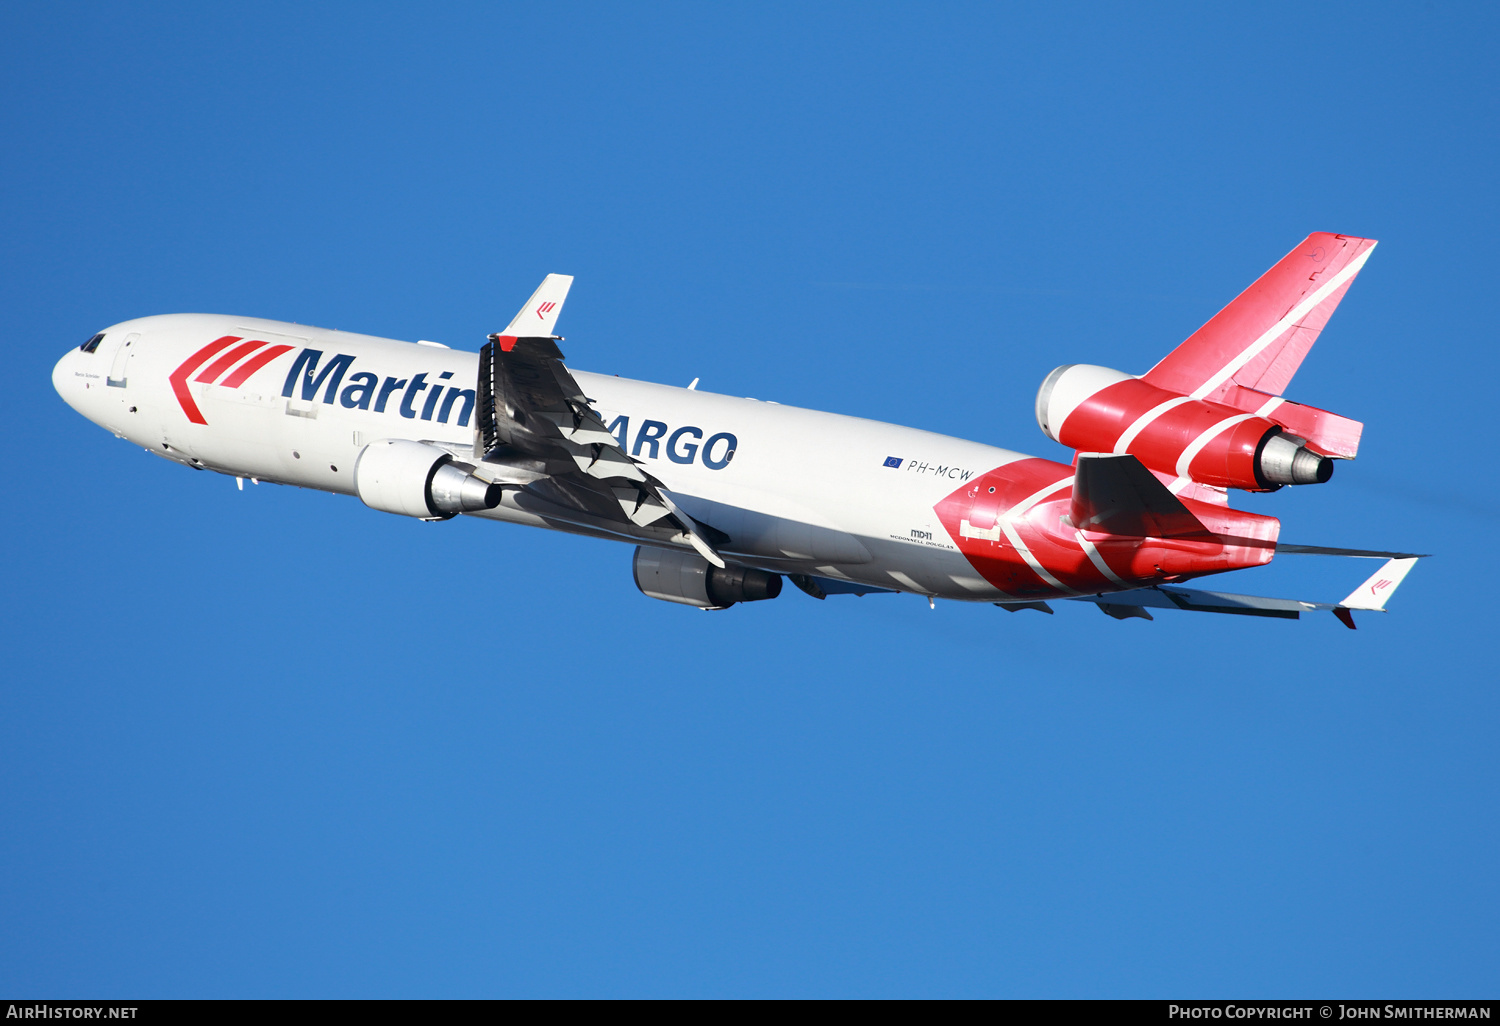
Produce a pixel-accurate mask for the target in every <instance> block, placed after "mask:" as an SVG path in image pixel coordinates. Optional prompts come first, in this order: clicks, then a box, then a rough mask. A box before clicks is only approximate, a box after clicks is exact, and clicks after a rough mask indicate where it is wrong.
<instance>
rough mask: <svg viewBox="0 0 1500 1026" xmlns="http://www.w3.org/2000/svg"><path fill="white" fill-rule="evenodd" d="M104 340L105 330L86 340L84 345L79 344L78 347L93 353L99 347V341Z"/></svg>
mask: <svg viewBox="0 0 1500 1026" xmlns="http://www.w3.org/2000/svg"><path fill="white" fill-rule="evenodd" d="M103 341H104V332H102V331H101V332H100V333H99V334H97V335H95V336H94V337H93V338H91V339H89V340H88V341H87V342H85V343H84V344H83V345H81V346H79V347H78V348H79V349H81V350H83V351H84V352H85V353H92V352H93V351H94V350H95V349H98V348H99V343H100V342H103Z"/></svg>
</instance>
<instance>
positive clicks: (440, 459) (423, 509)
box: [354, 438, 501, 520]
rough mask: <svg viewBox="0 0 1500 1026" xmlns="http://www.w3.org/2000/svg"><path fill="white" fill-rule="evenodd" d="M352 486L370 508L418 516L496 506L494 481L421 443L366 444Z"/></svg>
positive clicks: (397, 440) (497, 496)
mask: <svg viewBox="0 0 1500 1026" xmlns="http://www.w3.org/2000/svg"><path fill="white" fill-rule="evenodd" d="M354 488H355V491H356V492H357V493H358V494H359V499H360V501H361V502H363V503H364V504H365V505H366V506H369V507H370V508H371V509H378V510H381V511H383V512H386V513H396V514H399V515H401V516H407V517H419V518H421V519H423V520H447V519H448V518H450V517H454V516H457V515H458V514H460V513H478V512H480V511H481V510H486V509H494V508H495V507H496V506H498V505H500V498H501V488H500V486H499V485H496V484H492V483H490V482H488V481H484V480H482V479H480V478H478V477H476V476H475V475H474V467H473V465H472V464H468V463H461V462H459V461H458V460H455V459H454V458H453V454H452V453H449V452H445V451H444V450H442V449H439V448H438V447H437V446H434V445H428V444H426V443H425V442H413V441H411V440H409V439H404V438H391V439H383V440H381V441H379V442H371V443H370V444H369V445H367V446H365V447H364V448H363V449H361V450H360V453H359V456H358V458H357V459H356V460H355V463H354Z"/></svg>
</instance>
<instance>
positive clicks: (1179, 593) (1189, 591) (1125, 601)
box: [1084, 584, 1333, 620]
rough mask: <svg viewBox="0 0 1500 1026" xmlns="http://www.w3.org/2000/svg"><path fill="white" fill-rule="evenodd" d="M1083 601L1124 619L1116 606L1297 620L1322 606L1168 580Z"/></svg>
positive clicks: (1091, 597) (1090, 597)
mask: <svg viewBox="0 0 1500 1026" xmlns="http://www.w3.org/2000/svg"><path fill="white" fill-rule="evenodd" d="M1084 601H1087V602H1093V603H1094V604H1096V605H1097V606H1098V607H1099V608H1100V609H1102V610H1104V611H1105V612H1106V613H1109V615H1111V616H1113V617H1115V618H1116V619H1124V617H1122V616H1121V615H1120V613H1119V612H1116V611H1115V610H1125V609H1147V608H1149V609H1186V610H1189V611H1191V612H1194V613H1233V614H1235V615H1237V616H1276V617H1282V618H1285V619H1288V620H1295V619H1297V617H1298V616H1299V615H1300V614H1301V613H1302V612H1304V611H1305V610H1311V609H1317V608H1319V606H1318V604H1317V603H1314V602H1298V601H1297V600H1296V599H1277V598H1261V597H1260V596H1258V595H1231V594H1229V593H1227V592H1220V591H1198V590H1196V589H1193V588H1175V587H1173V586H1171V585H1169V584H1163V585H1158V586H1157V587H1155V588H1136V589H1135V590H1134V591H1117V592H1114V593H1112V594H1108V595H1089V596H1086V598H1085V599H1084ZM1321 608H1323V609H1332V608H1333V607H1332V606H1331V605H1324V606H1322V607H1321ZM1126 615H1130V614H1126ZM1135 615H1140V614H1135ZM1146 619H1148V620H1149V619H1150V617H1149V616H1148V617H1146Z"/></svg>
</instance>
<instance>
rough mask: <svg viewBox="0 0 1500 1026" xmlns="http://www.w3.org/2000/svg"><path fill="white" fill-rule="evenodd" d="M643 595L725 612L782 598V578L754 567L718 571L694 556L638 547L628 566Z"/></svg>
mask: <svg viewBox="0 0 1500 1026" xmlns="http://www.w3.org/2000/svg"><path fill="white" fill-rule="evenodd" d="M631 566H632V569H633V571H634V573H635V586H636V587H637V588H639V589H640V590H641V593H642V594H643V595H648V596H650V597H651V598H654V599H661V600H662V601H663V602H677V603H680V604H682V605H685V606H697V607H698V608H699V609H728V608H729V607H730V606H732V605H734V604H735V603H736V602H759V601H762V600H763V599H773V598H775V597H776V596H778V595H780V594H781V575H780V574H773V573H770V572H769V571H766V570H756V569H755V568H753V567H747V566H736V565H735V564H733V563H731V564H729V565H728V566H724V567H717V566H714V565H713V564H711V563H709V561H708V560H706V559H704V558H703V557H702V556H700V555H698V554H697V553H696V552H688V551H685V550H683V549H659V548H655V547H653V546H647V545H641V546H638V547H637V548H636V550H635V559H634V561H633V562H632V564H631Z"/></svg>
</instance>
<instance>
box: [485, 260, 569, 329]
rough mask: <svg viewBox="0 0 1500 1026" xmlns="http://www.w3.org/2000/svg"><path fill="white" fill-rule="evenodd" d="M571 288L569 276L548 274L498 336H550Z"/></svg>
mask: <svg viewBox="0 0 1500 1026" xmlns="http://www.w3.org/2000/svg"><path fill="white" fill-rule="evenodd" d="M572 287H573V276H572V275H571V274H549V275H547V277H545V278H543V279H542V283H541V284H540V285H538V286H537V287H536V291H535V292H533V293H532V294H531V298H530V299H528V300H527V301H526V305H525V306H523V307H521V312H520V313H518V314H516V316H515V317H514V318H512V319H511V322H510V325H509V326H508V327H507V328H506V329H505V330H504V331H502V332H500V333H499V334H501V335H509V336H512V337H519V338H525V337H528V336H537V335H552V334H554V331H553V329H554V328H556V327H557V317H558V315H559V314H561V313H562V308H563V303H564V302H566V301H567V298H568V289H570V288H572Z"/></svg>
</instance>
